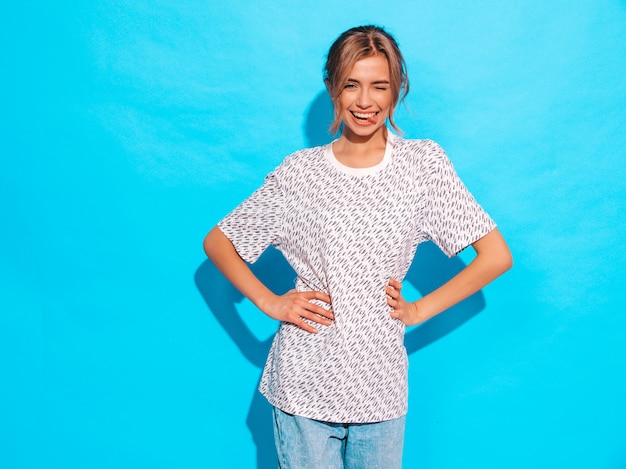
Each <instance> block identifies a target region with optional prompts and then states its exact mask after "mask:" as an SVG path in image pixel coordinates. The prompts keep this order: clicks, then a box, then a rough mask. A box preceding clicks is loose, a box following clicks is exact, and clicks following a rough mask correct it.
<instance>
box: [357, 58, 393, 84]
mask: <svg viewBox="0 0 626 469" xmlns="http://www.w3.org/2000/svg"><path fill="white" fill-rule="evenodd" d="M350 78H352V79H356V80H359V81H361V80H364V79H368V80H369V79H371V80H376V81H379V80H387V81H389V62H387V58H386V57H385V56H384V55H380V54H379V55H373V56H371V57H365V58H364V59H360V60H357V61H356V62H355V63H354V65H353V66H352V69H351V70H350V72H349V73H348V79H350Z"/></svg>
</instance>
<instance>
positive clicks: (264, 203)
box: [217, 173, 284, 263]
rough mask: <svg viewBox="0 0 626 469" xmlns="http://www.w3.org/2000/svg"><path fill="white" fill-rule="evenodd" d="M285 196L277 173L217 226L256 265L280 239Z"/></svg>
mask: <svg viewBox="0 0 626 469" xmlns="http://www.w3.org/2000/svg"><path fill="white" fill-rule="evenodd" d="M283 207H284V204H283V193H282V190H281V188H280V186H279V184H278V181H277V179H276V176H275V174H274V173H270V174H269V175H268V176H267V177H266V178H265V181H264V183H263V185H262V186H261V187H259V188H258V189H257V190H256V191H255V192H254V193H253V194H252V195H251V196H250V197H248V198H247V199H246V200H244V201H243V202H242V203H241V204H240V205H239V206H237V207H236V208H235V209H234V210H233V211H232V212H230V213H229V214H228V215H226V216H225V217H224V218H223V219H222V220H220V221H219V223H218V224H217V226H218V227H219V228H220V230H222V232H223V233H224V234H225V235H226V237H227V238H228V239H229V240H230V241H231V242H232V243H233V245H234V246H235V249H236V250H237V252H238V253H239V255H240V256H241V258H242V259H243V260H245V261H246V262H250V263H253V262H255V261H256V260H257V259H258V258H259V257H260V256H261V254H262V253H263V251H265V249H267V247H268V246H270V245H271V244H274V245H276V244H277V243H278V240H279V237H280V228H281V220H282V214H283Z"/></svg>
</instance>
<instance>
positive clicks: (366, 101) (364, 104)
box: [356, 87, 372, 109]
mask: <svg viewBox="0 0 626 469" xmlns="http://www.w3.org/2000/svg"><path fill="white" fill-rule="evenodd" d="M356 105H357V106H358V107H360V108H361V109H367V108H368V107H370V106H371V105H372V96H371V94H370V92H369V89H368V88H366V87H363V88H361V89H360V90H359V95H358V96H357V100H356Z"/></svg>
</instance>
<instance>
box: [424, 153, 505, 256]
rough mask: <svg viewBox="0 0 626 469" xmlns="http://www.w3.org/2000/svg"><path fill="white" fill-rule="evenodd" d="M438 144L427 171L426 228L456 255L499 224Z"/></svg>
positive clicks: (429, 234)
mask: <svg viewBox="0 0 626 469" xmlns="http://www.w3.org/2000/svg"><path fill="white" fill-rule="evenodd" d="M433 143H434V142H433ZM434 148H435V152H434V154H433V155H432V156H433V160H432V161H431V162H430V163H431V164H430V165H429V166H430V167H429V168H428V175H427V189H426V190H427V194H426V204H427V210H426V232H427V234H428V236H429V237H430V239H431V240H432V241H433V242H434V243H435V244H437V245H438V246H439V247H440V248H441V249H442V250H443V252H445V253H446V255H447V256H448V257H452V256H454V255H456V254H458V253H459V252H461V251H462V250H463V249H465V248H466V247H467V246H469V245H470V244H472V243H473V242H475V241H477V240H479V239H480V238H482V237H483V236H485V235H486V234H487V233H489V232H490V231H492V230H493V229H494V228H495V227H496V224H495V223H494V221H493V220H492V219H491V217H490V216H489V215H488V214H487V213H486V212H485V210H483V208H482V207H481V206H480V205H479V204H478V202H477V201H476V199H475V198H474V196H472V194H471V193H470V192H469V190H468V189H467V187H465V185H464V184H463V182H462V181H461V179H460V178H459V176H458V175H457V173H456V171H455V170H454V167H453V166H452V162H451V161H450V159H449V158H448V156H447V155H446V153H445V152H444V150H443V149H442V148H441V147H440V146H439V145H437V144H434Z"/></svg>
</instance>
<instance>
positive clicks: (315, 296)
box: [302, 291, 330, 304]
mask: <svg viewBox="0 0 626 469" xmlns="http://www.w3.org/2000/svg"><path fill="white" fill-rule="evenodd" d="M302 296H304V297H305V298H306V299H307V300H320V301H323V302H324V303H328V304H330V296H329V295H327V294H326V293H324V292H321V291H306V292H302Z"/></svg>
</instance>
